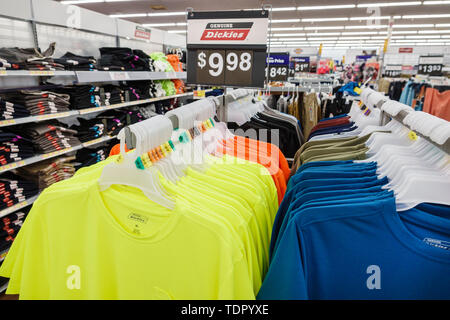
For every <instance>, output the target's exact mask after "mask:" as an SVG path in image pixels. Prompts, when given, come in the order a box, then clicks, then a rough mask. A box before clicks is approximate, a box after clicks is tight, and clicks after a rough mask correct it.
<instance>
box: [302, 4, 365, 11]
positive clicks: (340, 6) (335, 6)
mask: <svg viewBox="0 0 450 320" xmlns="http://www.w3.org/2000/svg"><path fill="white" fill-rule="evenodd" d="M350 8H356V5H355V4H338V5H331V6H300V7H297V10H300V11H303V10H328V9H350Z"/></svg>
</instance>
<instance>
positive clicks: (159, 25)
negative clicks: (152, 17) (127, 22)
mask: <svg viewBox="0 0 450 320" xmlns="http://www.w3.org/2000/svg"><path fill="white" fill-rule="evenodd" d="M142 25H143V26H144V27H175V26H176V25H177V24H176V22H170V23H144V24H142Z"/></svg>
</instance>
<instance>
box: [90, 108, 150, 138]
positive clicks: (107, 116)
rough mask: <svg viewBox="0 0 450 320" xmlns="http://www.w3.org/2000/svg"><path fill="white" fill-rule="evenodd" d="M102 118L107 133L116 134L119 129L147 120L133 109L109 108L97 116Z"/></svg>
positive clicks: (98, 118)
mask: <svg viewBox="0 0 450 320" xmlns="http://www.w3.org/2000/svg"><path fill="white" fill-rule="evenodd" d="M100 119H101V120H102V123H103V124H104V125H105V128H104V129H105V133H106V134H107V135H109V136H115V135H117V134H118V133H119V131H120V130H121V129H122V128H123V127H125V126H128V125H130V124H133V123H136V122H140V121H142V120H145V118H144V117H143V116H142V115H141V114H140V113H139V112H138V111H132V110H109V111H106V112H104V113H102V114H100V115H98V116H97V120H100Z"/></svg>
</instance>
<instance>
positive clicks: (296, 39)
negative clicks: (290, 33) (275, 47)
mask: <svg viewBox="0 0 450 320" xmlns="http://www.w3.org/2000/svg"><path fill="white" fill-rule="evenodd" d="M279 40H282V41H289V40H290V41H293V40H295V41H302V40H306V38H283V39H279Z"/></svg>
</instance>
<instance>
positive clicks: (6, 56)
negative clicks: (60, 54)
mask: <svg viewBox="0 0 450 320" xmlns="http://www.w3.org/2000/svg"><path fill="white" fill-rule="evenodd" d="M54 52H55V43H51V44H50V46H49V47H48V49H47V50H45V51H44V52H41V50H40V49H39V48H38V49H35V48H17V47H15V48H0V67H2V68H4V69H6V70H17V69H22V70H46V71H56V70H64V66H63V65H62V64H59V63H56V62H55V61H54V60H53V59H52V58H51V56H52V55H53V53H54Z"/></svg>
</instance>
